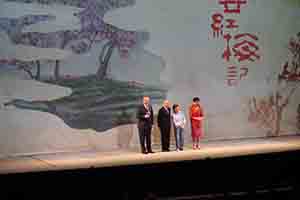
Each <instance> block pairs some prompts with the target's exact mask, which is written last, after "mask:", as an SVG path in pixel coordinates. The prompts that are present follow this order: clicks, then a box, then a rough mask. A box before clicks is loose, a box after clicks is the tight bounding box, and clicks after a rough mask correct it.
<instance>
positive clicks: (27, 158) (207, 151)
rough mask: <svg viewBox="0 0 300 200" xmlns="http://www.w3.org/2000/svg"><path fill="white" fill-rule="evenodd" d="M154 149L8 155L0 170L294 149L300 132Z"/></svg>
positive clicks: (84, 166) (123, 163) (85, 166)
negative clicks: (178, 148) (146, 151)
mask: <svg viewBox="0 0 300 200" xmlns="http://www.w3.org/2000/svg"><path fill="white" fill-rule="evenodd" d="M172 149H174V147H172ZM154 150H155V151H156V153H154V154H147V155H144V154H141V153H140V152H139V150H138V149H132V150H119V151H114V152H96V151H88V152H72V153H70V152H68V153H56V154H39V155H24V156H16V157H7V158H2V159H1V160H0V174H8V173H24V172H41V171H54V170H69V169H88V168H101V167H117V166H127V165H140V164H151V163H167V162H176V161H188V160H203V159H217V158H224V157H235V156H244V155H245V156H246V155H256V154H265V153H274V152H286V151H295V150H300V136H282V137H273V138H259V139H242V140H226V141H210V142H205V143H202V146H201V149H200V150H193V149H192V148H191V146H188V145H186V146H185V149H184V151H182V152H176V151H171V152H160V149H159V147H156V148H154Z"/></svg>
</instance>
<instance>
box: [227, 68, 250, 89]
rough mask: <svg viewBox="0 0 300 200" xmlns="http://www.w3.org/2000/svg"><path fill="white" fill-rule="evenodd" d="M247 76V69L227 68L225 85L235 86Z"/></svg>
mask: <svg viewBox="0 0 300 200" xmlns="http://www.w3.org/2000/svg"><path fill="white" fill-rule="evenodd" d="M247 75H248V68H247V67H240V68H239V69H238V67H237V66H233V65H232V66H229V67H228V68H227V85H228V86H236V85H237V84H238V82H239V81H240V80H242V79H244V78H245V77H246V76H247Z"/></svg>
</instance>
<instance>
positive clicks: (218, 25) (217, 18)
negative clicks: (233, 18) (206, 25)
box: [211, 13, 224, 38]
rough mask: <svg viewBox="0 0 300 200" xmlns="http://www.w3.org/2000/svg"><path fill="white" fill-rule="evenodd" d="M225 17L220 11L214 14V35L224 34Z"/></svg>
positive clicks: (212, 25)
mask: <svg viewBox="0 0 300 200" xmlns="http://www.w3.org/2000/svg"><path fill="white" fill-rule="evenodd" d="M223 19H224V17H223V15H222V14H220V13H215V14H213V15H212V20H213V23H212V24H211V28H212V30H213V36H214V38H215V37H217V38H218V37H219V36H220V35H223V24H222V21H223Z"/></svg>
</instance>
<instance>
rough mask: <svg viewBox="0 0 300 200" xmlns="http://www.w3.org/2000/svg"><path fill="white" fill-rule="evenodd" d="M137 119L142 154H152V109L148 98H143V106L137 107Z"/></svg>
mask: <svg viewBox="0 0 300 200" xmlns="http://www.w3.org/2000/svg"><path fill="white" fill-rule="evenodd" d="M137 119H138V129H139V137H140V143H141V150H142V153H143V154H147V153H154V152H153V151H152V148H151V129H152V125H153V109H152V106H151V105H150V98H149V97H148V96H144V97H143V104H142V105H140V106H139V107H138V110H137ZM145 143H146V147H145Z"/></svg>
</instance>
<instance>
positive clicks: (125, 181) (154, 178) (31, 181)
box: [0, 151, 300, 200]
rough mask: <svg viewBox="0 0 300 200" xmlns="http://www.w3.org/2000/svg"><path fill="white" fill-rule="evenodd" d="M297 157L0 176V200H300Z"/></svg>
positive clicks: (284, 154) (295, 153)
mask: <svg viewBox="0 0 300 200" xmlns="http://www.w3.org/2000/svg"><path fill="white" fill-rule="evenodd" d="M299 158H300V151H290V152H281V153H272V154H260V155H251V156H241V157H231V158H220V159H206V160H194V161H181V162H174V163H165V164H147V165H139V166H126V167H114V168H91V169H85V170H80V169H78V170H68V171H48V172H37V173H24V174H9V175H1V176H0V180H1V181H0V182H1V183H0V184H1V190H2V191H1V198H0V199H1V200H2V199H45V198H50V199H73V198H77V199H83V200H86V199H153V200H154V199H182V200H183V199H201V200H202V199H212V200H222V199H237V200H239V199H240V200H266V199H282V200H289V199H292V200H299V199H300V187H299V182H300V173H299V171H300V165H299Z"/></svg>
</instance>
